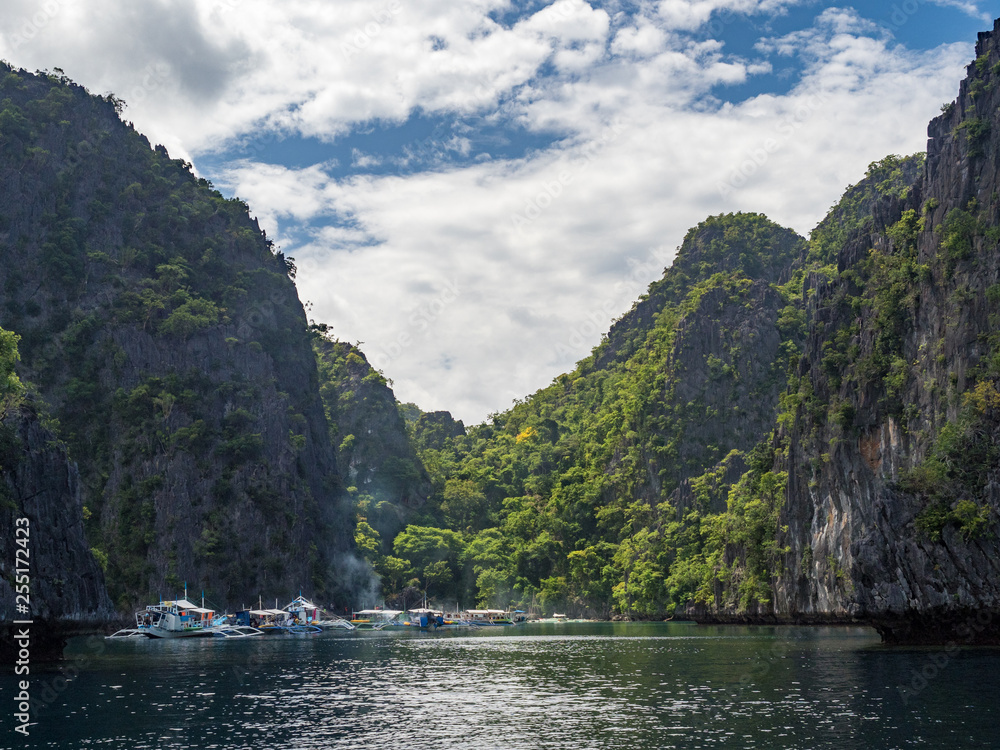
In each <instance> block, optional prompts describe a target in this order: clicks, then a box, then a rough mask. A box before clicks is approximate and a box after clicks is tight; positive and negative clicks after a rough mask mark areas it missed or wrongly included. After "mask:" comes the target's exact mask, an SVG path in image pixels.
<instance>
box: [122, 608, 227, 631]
mask: <svg viewBox="0 0 1000 750" xmlns="http://www.w3.org/2000/svg"><path fill="white" fill-rule="evenodd" d="M214 615H215V611H214V610H211V609H205V608H204V607H199V606H197V605H195V604H192V603H191V602H189V601H188V600H187V599H175V600H174V601H165V602H160V603H159V604H150V605H149V606H148V607H146V609H144V610H141V611H139V612H136V614H135V625H136V627H135V630H136V632H137V633H138V634H139V635H144V636H146V637H148V638H197V637H204V636H210V635H213V634H214V633H215V630H216V625H215V617H214Z"/></svg>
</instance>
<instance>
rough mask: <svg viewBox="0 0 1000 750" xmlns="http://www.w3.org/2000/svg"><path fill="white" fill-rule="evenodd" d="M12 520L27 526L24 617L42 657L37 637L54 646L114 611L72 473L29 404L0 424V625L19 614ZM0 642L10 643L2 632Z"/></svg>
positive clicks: (62, 451)
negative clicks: (26, 605) (27, 592)
mask: <svg viewBox="0 0 1000 750" xmlns="http://www.w3.org/2000/svg"><path fill="white" fill-rule="evenodd" d="M20 519H26V520H27V524H28V525H27V529H28V532H29V533H28V536H27V542H26V549H27V551H28V560H29V563H30V564H29V575H30V583H29V585H30V606H31V618H30V619H32V620H33V621H34V623H35V625H36V627H33V628H32V631H33V637H34V640H35V644H36V645H35V649H34V651H35V655H36V657H37V656H41V655H42V653H41V652H40V651H39V644H38V641H39V639H44V640H43V643H48V642H51V643H53V644H59V643H60V639H61V638H63V637H65V636H66V635H68V634H70V633H72V632H74V631H78V630H85V629H88V628H92V627H99V626H101V625H103V624H104V623H106V622H107V621H108V620H109V619H111V618H112V617H113V615H114V611H113V607H112V605H111V600H110V599H109V598H108V595H107V592H106V590H105V586H104V573H103V571H102V570H101V567H100V565H98V562H97V561H96V560H95V559H94V556H93V554H92V553H91V551H90V549H89V547H88V545H87V541H86V538H85V536H84V530H83V502H82V498H81V491H80V476H79V473H78V472H77V469H76V466H75V464H73V463H72V462H71V461H70V460H69V459H68V457H67V456H66V452H65V449H64V448H63V447H62V446H60V445H59V444H58V442H57V441H56V437H55V435H53V434H52V433H51V432H50V431H49V430H47V429H45V428H44V427H43V426H42V424H41V421H40V420H39V418H38V415H37V414H36V413H35V410H34V406H33V405H31V404H29V405H27V406H25V407H22V408H21V409H20V410H19V411H18V412H17V413H16V414H13V415H10V416H8V417H7V418H6V419H5V420H4V421H3V422H2V423H0V528H2V529H4V534H3V537H2V538H0V620H2V622H3V626H4V627H5V628H9V627H10V623H11V622H12V621H13V620H15V619H25V617H24V616H23V615H19V614H18V613H17V612H16V611H15V590H14V588H13V587H12V584H13V583H14V582H15V580H16V579H15V573H16V571H15V568H16V567H17V566H16V563H15V560H16V550H17V549H18V545H17V541H16V540H17V537H16V536H15V528H21V527H23V523H19V520H20ZM6 635H7V634H6V633H5V636H6ZM0 642H2V643H3V644H4V645H5V646H9V644H10V641H9V639H8V638H7V637H3V638H0ZM57 647H58V646H57ZM2 650H3V649H2V648H0V651H2Z"/></svg>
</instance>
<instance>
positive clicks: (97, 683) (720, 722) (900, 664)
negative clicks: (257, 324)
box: [0, 623, 1000, 750]
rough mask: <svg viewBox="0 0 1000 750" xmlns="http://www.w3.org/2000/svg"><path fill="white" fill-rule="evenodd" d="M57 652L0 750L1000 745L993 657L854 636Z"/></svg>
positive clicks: (767, 630) (512, 638)
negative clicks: (48, 689) (32, 703)
mask: <svg viewBox="0 0 1000 750" xmlns="http://www.w3.org/2000/svg"><path fill="white" fill-rule="evenodd" d="M67 656H68V657H69V658H68V660H67V661H66V662H65V663H64V664H62V665H53V666H51V667H48V668H41V667H38V668H36V669H35V670H34V672H33V679H32V694H33V696H35V697H36V698H38V697H40V696H41V695H42V693H44V692H45V685H47V684H54V685H55V686H56V687H57V688H62V689H61V690H59V691H58V693H57V694H56V695H55V696H54V700H52V701H51V703H50V704H49V705H47V706H45V708H44V709H43V710H41V711H39V712H38V714H37V716H35V717H34V720H35V722H36V723H35V724H34V725H33V726H32V727H31V735H30V739H29V741H27V742H25V741H23V739H22V738H21V737H20V735H16V734H14V733H13V732H12V731H10V729H9V726H10V725H9V723H8V722H7V721H5V722H4V723H5V725H6V726H7V727H8V728H7V729H5V736H4V737H0V747H12V748H13V747H19V748H20V747H38V748H129V749H132V750H146V749H149V750H152V749H154V748H175V747H176V748H181V747H185V748H187V747H196V748H201V749H206V750H207V749H210V748H255V749H256V748H265V747H266V748H270V747H274V748H283V749H286V750H292V749H294V748H302V749H303V750H306V749H308V750H313V749H314V748H315V749H319V748H376V747H384V746H388V747H394V748H395V747H406V748H442V749H448V750H452V749H456V750H457V749H462V748H470V749H471V748H498V747H503V748H525V749H527V748H559V749H560V750H571V749H574V748H628V750H636V749H638V748H642V749H645V748H803V749H811V748H852V749H856V748H872V749H873V750H874V749H875V748H877V749H878V750H886V749H887V748H912V747H928V748H953V747H963V748H964V747H984V748H985V747H1000V715H998V714H1000V703H998V701H997V699H996V687H997V685H998V681H1000V678H998V675H1000V650H997V649H963V650H960V651H953V652H951V653H947V652H945V651H944V649H941V648H937V649H933V648H931V649H916V648H909V649H902V648H888V647H885V646H882V645H881V644H880V642H879V639H878V636H877V635H876V634H875V633H874V631H872V630H869V629H866V628H798V627H736V626H698V625H694V624H691V623H562V624H529V625H524V626H518V627H507V628H489V629H480V630H475V631H463V630H454V631H446V632H439V633H424V632H398V631H382V632H366V633H359V632H354V633H346V632H343V631H334V632H327V633H323V634H321V635H317V636H265V637H261V638H248V639H242V640H223V639H186V640H174V641H148V640H129V641H105V640H103V639H98V638H91V639H77V640H75V641H73V642H71V644H70V647H69V648H68V649H67ZM77 671H78V672H79V674H78V676H75V677H73V678H72V679H71V680H69V681H68V682H67V683H63V682H62V679H63V677H62V675H64V674H69V675H71V676H72V675H73V674H75V673H76V672H77ZM13 688H14V680H13V677H12V676H11V675H4V676H3V677H2V678H0V692H2V693H3V694H4V696H5V697H7V696H12V695H13ZM48 697H50V698H51V697H53V694H52V693H50V694H49V695H48ZM4 703H5V704H8V705H9V704H10V701H7V700H5V701H4ZM9 718H10V717H9V715H8V717H7V719H9Z"/></svg>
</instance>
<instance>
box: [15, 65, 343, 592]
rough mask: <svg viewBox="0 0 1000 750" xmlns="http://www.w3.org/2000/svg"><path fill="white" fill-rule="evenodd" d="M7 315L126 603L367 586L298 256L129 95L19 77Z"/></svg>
mask: <svg viewBox="0 0 1000 750" xmlns="http://www.w3.org/2000/svg"><path fill="white" fill-rule="evenodd" d="M0 102H2V103H0V325H2V326H3V327H4V328H7V329H9V330H12V331H14V332H16V333H18V334H20V336H21V344H20V349H21V356H22V367H21V368H20V374H21V375H22V377H23V378H24V379H26V380H28V381H30V382H32V383H33V384H34V385H35V386H36V387H37V388H38V391H39V393H40V394H41V396H42V398H44V400H45V401H46V403H47V404H48V405H49V408H50V409H51V412H52V414H53V417H54V418H55V420H57V421H58V425H59V427H58V433H59V437H60V438H62V439H63V440H64V441H65V442H66V445H67V446H68V449H69V453H70V457H71V458H72V459H73V460H75V461H76V462H78V464H79V470H80V491H81V494H82V501H83V504H84V505H85V506H86V508H87V511H88V514H89V520H87V522H86V523H87V531H88V536H89V538H90V539H89V541H90V544H91V546H93V547H95V548H97V549H98V550H99V551H100V552H101V553H102V554H104V555H106V556H107V559H108V569H107V577H108V586H109V589H110V591H111V593H112V599H113V600H114V601H115V603H116V605H117V606H119V607H121V608H122V609H127V608H130V607H131V606H133V605H136V604H143V603H145V602H146V601H147V600H148V599H149V598H153V599H155V598H156V597H158V596H160V595H162V596H170V595H175V594H178V593H180V592H181V590H182V586H183V584H184V583H185V582H187V584H188V587H189V588H190V589H192V590H195V591H198V590H201V589H204V590H205V591H206V595H207V596H208V597H209V599H210V601H212V602H213V603H215V604H217V605H218V606H220V607H221V606H224V605H226V604H227V603H238V602H240V601H247V600H250V599H256V598H257V596H258V595H260V594H263V595H265V596H274V595H278V596H282V595H288V596H289V597H291V596H292V595H294V594H295V593H296V592H298V591H299V590H304V591H306V592H307V593H309V594H310V595H316V596H320V597H323V598H326V599H327V600H329V598H330V597H333V596H339V595H345V596H346V595H347V594H348V592H347V591H345V589H344V585H343V583H344V579H342V577H341V576H340V574H339V570H340V569H339V568H338V561H340V560H341V559H342V558H343V555H344V554H345V553H346V552H347V551H348V550H349V548H350V545H351V541H350V540H351V533H352V531H351V515H350V509H349V504H348V503H347V502H346V500H345V498H344V494H343V492H342V483H341V482H340V478H339V474H338V472H337V467H336V460H335V455H334V451H333V447H332V446H331V445H330V436H329V433H328V430H327V423H326V417H325V415H324V412H323V405H322V402H321V400H320V395H319V390H318V374H317V369H316V361H315V358H314V354H313V351H312V346H311V342H312V334H311V333H310V331H309V330H308V325H307V322H306V318H305V314H304V311H303V308H302V305H301V303H300V302H299V300H298V297H297V295H296V290H295V286H294V283H293V281H292V277H294V275H295V266H294V263H293V262H292V260H291V259H288V258H285V257H284V256H283V255H282V254H281V253H280V252H278V251H277V250H276V249H275V248H274V247H273V245H272V244H271V243H270V241H268V240H267V238H266V237H265V236H264V235H263V233H262V232H261V231H260V229H259V227H258V226H257V223H256V221H255V220H254V219H252V218H251V217H250V216H249V213H248V209H247V206H246V205H245V204H243V203H242V202H240V201H238V200H227V199H225V198H223V197H222V196H221V195H220V194H219V193H218V192H216V191H215V190H213V189H212V187H211V185H210V184H209V183H207V182H206V181H205V180H199V179H197V178H196V177H194V176H193V175H192V173H191V171H190V165H188V164H185V163H183V162H180V161H177V160H172V159H170V158H169V156H168V155H167V153H166V151H165V149H163V148H162V147H156V148H151V147H150V144H149V143H148V142H147V141H146V139H145V138H144V137H142V136H141V135H139V134H138V133H137V132H136V131H135V130H134V129H132V128H131V127H130V126H128V125H126V124H124V123H123V122H122V121H121V120H120V118H119V113H118V111H117V108H118V103H117V102H116V100H114V98H113V97H106V98H102V97H95V96H92V95H90V94H89V93H88V92H86V91H85V90H84V89H82V88H81V87H79V86H76V85H73V84H72V83H71V82H69V81H68V80H66V79H65V78H63V77H60V76H57V75H42V74H35V75H32V74H28V73H26V72H24V71H16V70H12V69H9V68H7V67H6V66H0Z"/></svg>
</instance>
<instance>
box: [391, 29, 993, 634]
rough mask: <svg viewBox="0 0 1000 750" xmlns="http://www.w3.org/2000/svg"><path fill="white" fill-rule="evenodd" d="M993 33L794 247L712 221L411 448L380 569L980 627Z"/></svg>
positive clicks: (614, 603) (597, 602)
mask: <svg viewBox="0 0 1000 750" xmlns="http://www.w3.org/2000/svg"><path fill="white" fill-rule="evenodd" d="M998 38H1000V26H998V28H996V29H995V30H994V32H993V33H992V34H982V35H980V39H979V44H978V47H977V59H976V60H975V62H974V63H973V64H972V65H970V66H969V71H968V78H967V79H966V81H964V82H963V84H962V86H961V91H960V94H959V98H958V99H957V100H956V101H955V102H954V103H952V104H949V105H948V106H946V107H945V108H944V111H943V114H942V115H941V117H939V118H938V119H936V120H935V121H933V122H932V123H931V126H930V131H929V132H930V141H929V145H928V153H927V155H926V158H925V157H924V155H918V156H915V157H910V158H906V159H903V158H899V157H889V158H887V159H885V160H883V161H881V162H878V163H876V164H872V165H871V167H870V169H869V172H868V174H867V175H866V176H865V179H864V180H863V181H862V182H860V183H858V184H857V185H855V186H853V187H851V188H849V189H848V190H847V192H846V193H845V194H844V197H843V198H842V200H841V201H840V202H839V203H838V205H836V206H835V207H834V208H833V209H832V210H831V212H830V214H829V215H828V216H827V217H826V218H825V219H824V220H823V221H822V222H821V223H820V224H819V225H818V226H817V227H816V229H815V230H814V231H813V232H812V235H811V238H810V240H809V241H808V242H806V241H805V240H803V239H802V238H799V237H797V236H795V235H794V233H792V232H790V231H789V230H785V229H782V228H780V227H777V226H775V225H774V224H772V223H771V222H769V221H768V220H767V219H766V218H764V217H762V216H755V215H743V214H735V215H729V216H719V217H713V218H710V219H709V220H707V221H706V222H703V223H702V224H700V225H699V226H698V227H696V228H695V229H692V230H691V232H690V233H689V234H688V236H687V237H686V238H685V240H684V244H683V245H682V247H681V248H680V250H679V252H678V255H677V259H676V261H675V262H674V264H673V266H672V267H671V268H669V269H667V270H666V272H665V274H664V276H663V278H662V279H661V280H659V281H657V282H655V283H654V284H653V285H651V287H650V289H649V292H648V294H647V295H645V296H644V297H643V298H642V299H640V300H639V301H638V302H637V303H636V305H635V306H634V308H633V309H632V311H631V312H630V313H628V314H626V315H625V316H624V317H623V318H622V319H621V320H620V321H618V322H617V323H616V324H615V325H614V326H613V328H612V329H611V331H610V332H609V334H608V337H607V339H606V340H605V341H604V342H603V343H602V344H601V345H600V346H599V347H597V348H596V349H595V350H594V353H593V355H592V356H591V357H588V358H587V359H585V360H583V361H582V362H581V363H580V364H579V365H578V367H577V368H576V370H575V371H574V372H572V373H567V374H566V375H562V376H560V377H559V378H557V379H556V380H555V382H553V384H552V385H551V386H550V387H549V388H546V389H543V390H542V391H539V392H538V393H536V394H534V395H532V396H531V397H529V398H528V399H526V400H525V401H524V402H523V403H519V404H517V405H516V406H515V407H514V408H513V409H511V410H510V411H508V412H506V413H503V414H500V415H497V416H496V417H495V418H493V419H492V420H491V422H490V423H488V424H484V425H479V426H476V427H473V428H470V429H469V430H468V433H467V434H466V435H457V436H454V437H451V438H449V439H447V440H445V441H444V442H443V443H442V442H438V443H437V444H435V445H434V446H433V447H431V446H424V447H423V448H422V451H421V457H422V458H423V460H424V462H425V464H426V465H427V466H428V469H429V471H430V473H431V475H432V476H433V477H435V487H436V492H435V495H434V496H433V497H432V499H431V503H430V505H431V507H432V508H435V507H436V508H437V511H436V515H435V516H434V517H433V518H429V519H427V520H428V523H427V524H426V525H424V526H417V525H413V526H411V527H409V528H408V529H406V530H405V531H404V532H403V533H402V534H400V535H399V537H397V539H396V542H395V545H394V548H393V549H394V555H393V556H392V558H391V559H388V558H387V559H386V560H383V561H382V563H381V564H382V565H383V567H385V566H388V569H393V570H396V571H397V574H396V575H393V576H388V577H387V578H384V582H385V583H386V587H387V589H390V590H392V589H397V588H398V587H399V586H402V585H404V583H405V582H407V579H409V580H408V584H409V585H410V586H423V587H426V588H432V589H435V590H436V591H437V593H438V596H439V597H441V598H444V599H447V598H448V597H453V598H455V599H459V600H462V601H470V600H477V601H479V602H480V603H483V604H494V605H507V604H511V603H517V604H520V605H522V606H530V605H534V606H539V607H541V608H543V609H545V610H548V611H552V610H553V609H555V610H560V611H562V610H564V609H569V610H570V611H572V612H576V613H596V614H619V615H622V616H643V617H662V616H666V615H668V614H675V613H681V614H685V615H689V616H694V617H696V618H699V619H702V620H722V621H744V622H761V621H764V622H773V621H791V622H867V623H870V624H872V625H874V626H875V627H876V628H878V629H879V631H880V632H881V633H882V634H883V636H884V637H885V638H886V639H887V640H890V641H892V640H897V641H910V642H915V641H917V642H918V641H928V642H944V641H948V640H956V639H959V638H960V639H961V640H962V641H963V642H972V641H979V642H992V641H996V640H998V639H1000V628H998V627H997V626H996V625H995V623H997V622H1000V619H998V617H997V615H1000V609H998V605H997V602H998V601H1000V588H998V587H1000V583H998V581H1000V576H998V575H996V574H997V573H1000V570H998V569H997V562H996V561H997V560H998V559H1000V549H998V547H997V545H998V544H1000V542H998V531H1000V524H998V512H1000V461H998V459H1000V452H998V450H1000V449H998V448H997V446H998V445H1000V395H998V394H1000V338H998V335H1000V334H998V333H997V331H998V330H1000V325H998V323H1000V307H998V306H1000V261H998V260H997V259H998V257H1000V255H998V253H997V249H998V246H1000V197H998V191H1000V167H998V165H1000V116H998V115H997V113H998V111H1000V85H998V83H1000V46H998ZM969 623H975V627H971V626H969ZM989 623H992V624H989Z"/></svg>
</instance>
